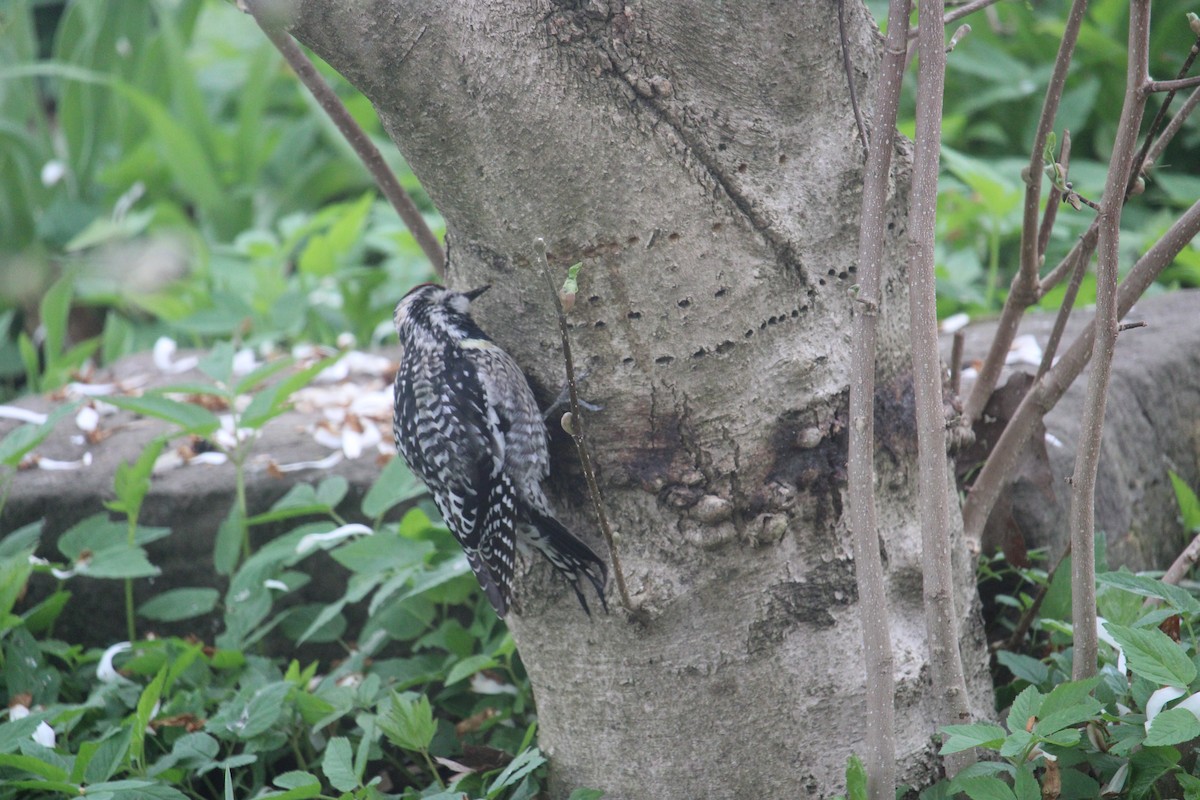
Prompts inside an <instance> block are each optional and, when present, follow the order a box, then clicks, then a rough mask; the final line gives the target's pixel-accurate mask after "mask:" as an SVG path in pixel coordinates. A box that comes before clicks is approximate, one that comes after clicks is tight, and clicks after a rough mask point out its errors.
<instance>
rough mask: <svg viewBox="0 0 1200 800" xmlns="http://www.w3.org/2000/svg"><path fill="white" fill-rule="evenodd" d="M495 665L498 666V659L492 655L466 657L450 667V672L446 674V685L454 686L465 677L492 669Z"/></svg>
mask: <svg viewBox="0 0 1200 800" xmlns="http://www.w3.org/2000/svg"><path fill="white" fill-rule="evenodd" d="M494 666H496V659H494V658H492V657H491V656H484V655H475V656H471V657H469V658H464V659H463V660H462V661H459V662H458V663H457V664H455V665H454V666H453V667H452V668H451V669H450V672H449V674H447V675H446V686H452V685H453V684H456V683H458V682H459V681H461V680H462V679H463V678H467V677H470V676H471V675H474V674H475V673H476V672H479V671H481V670H485V669H491V668H492V667H494Z"/></svg>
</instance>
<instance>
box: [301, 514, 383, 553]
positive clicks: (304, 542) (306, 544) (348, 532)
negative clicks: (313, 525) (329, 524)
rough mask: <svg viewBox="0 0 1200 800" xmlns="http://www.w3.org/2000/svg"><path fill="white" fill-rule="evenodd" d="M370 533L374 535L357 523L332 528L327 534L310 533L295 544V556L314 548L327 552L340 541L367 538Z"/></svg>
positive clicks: (371, 531)
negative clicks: (359, 537) (364, 536)
mask: <svg viewBox="0 0 1200 800" xmlns="http://www.w3.org/2000/svg"><path fill="white" fill-rule="evenodd" d="M372 533H374V531H373V530H371V529H370V528H368V527H367V526H366V525H360V524H358V523H357V522H355V523H351V524H350V525H343V526H341V527H340V528H334V529H333V530H331V531H329V532H328V533H310V534H308V535H307V536H305V537H304V538H302V539H301V540H300V541H299V542H298V543H297V544H296V553H297V555H304V554H305V553H307V552H308V551H310V550H312V549H313V548H315V547H320V548H322V549H323V550H327V549H329V546H330V545H332V544H335V543H337V542H340V541H341V540H342V539H346V538H349V537H351V536H358V535H368V536H369V535H370V534H372Z"/></svg>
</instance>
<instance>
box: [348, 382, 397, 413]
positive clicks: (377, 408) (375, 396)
mask: <svg viewBox="0 0 1200 800" xmlns="http://www.w3.org/2000/svg"><path fill="white" fill-rule="evenodd" d="M394 404H395V396H394V394H393V392H392V390H391V389H387V390H380V391H376V392H363V393H362V394H360V395H358V397H356V398H355V399H354V400H353V401H351V403H350V412H351V413H353V414H358V415H359V416H360V417H380V418H383V417H387V418H388V419H391V416H392V408H393V406H394Z"/></svg>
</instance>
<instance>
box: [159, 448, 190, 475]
mask: <svg viewBox="0 0 1200 800" xmlns="http://www.w3.org/2000/svg"><path fill="white" fill-rule="evenodd" d="M184 463H185V462H184V460H183V456H182V455H180V454H179V451H178V450H168V451H167V452H165V453H163V454H162V455H161V456H159V457H158V458H157V459H155V461H154V469H153V470H151V472H152V473H153V474H155V475H159V474H161V473H164V472H168V471H170V470H173V469H176V468H178V467H182V466H183V465H184Z"/></svg>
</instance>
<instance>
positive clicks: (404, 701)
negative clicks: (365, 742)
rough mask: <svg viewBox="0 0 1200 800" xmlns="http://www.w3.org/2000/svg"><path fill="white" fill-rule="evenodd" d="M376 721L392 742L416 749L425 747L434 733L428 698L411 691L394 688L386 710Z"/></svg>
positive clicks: (405, 748) (398, 745) (408, 748)
mask: <svg viewBox="0 0 1200 800" xmlns="http://www.w3.org/2000/svg"><path fill="white" fill-rule="evenodd" d="M414 697H415V698H416V699H414ZM378 724H379V729H380V730H382V731H383V733H384V735H385V736H387V738H388V740H389V741H390V742H391V743H392V744H394V745H396V746H397V747H399V748H401V749H404V750H414V751H417V752H421V751H425V750H428V748H429V743H430V742H432V741H433V735H434V733H436V732H437V724H436V723H435V722H434V721H433V709H432V708H430V706H429V698H428V697H426V696H425V695H419V696H417V695H413V694H412V693H411V692H405V693H403V694H402V693H400V692H396V691H393V692H392V694H391V702H390V703H389V704H388V707H387V711H386V712H385V713H384V714H383V715H382V716H381V717H380V718H379V719H378Z"/></svg>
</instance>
